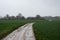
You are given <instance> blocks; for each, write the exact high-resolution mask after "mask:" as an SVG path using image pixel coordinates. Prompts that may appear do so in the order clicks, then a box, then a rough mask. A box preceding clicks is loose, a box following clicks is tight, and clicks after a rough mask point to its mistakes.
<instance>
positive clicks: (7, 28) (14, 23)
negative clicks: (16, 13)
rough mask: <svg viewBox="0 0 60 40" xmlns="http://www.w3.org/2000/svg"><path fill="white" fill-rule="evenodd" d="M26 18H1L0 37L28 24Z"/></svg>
mask: <svg viewBox="0 0 60 40" xmlns="http://www.w3.org/2000/svg"><path fill="white" fill-rule="evenodd" d="M27 22H29V21H26V20H0V39H2V38H3V37H5V36H6V35H8V34H9V33H11V32H12V31H13V30H15V29H17V28H18V27H20V26H22V25H24V24H26V23H27Z"/></svg>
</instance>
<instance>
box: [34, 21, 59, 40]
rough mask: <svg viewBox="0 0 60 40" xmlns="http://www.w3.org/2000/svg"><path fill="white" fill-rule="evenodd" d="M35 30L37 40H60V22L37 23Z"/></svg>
mask: <svg viewBox="0 0 60 40" xmlns="http://www.w3.org/2000/svg"><path fill="white" fill-rule="evenodd" d="M33 29H34V33H35V37H36V40H60V21H36V23H35V24H34V25H33Z"/></svg>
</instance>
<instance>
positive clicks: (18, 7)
mask: <svg viewBox="0 0 60 40" xmlns="http://www.w3.org/2000/svg"><path fill="white" fill-rule="evenodd" d="M18 13H22V15H23V16H25V17H28V16H35V15H37V14H39V15H41V16H60V0H0V16H5V15H6V14H9V15H14V16H16V15H17V14H18Z"/></svg>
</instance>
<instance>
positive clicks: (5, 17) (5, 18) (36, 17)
mask: <svg viewBox="0 0 60 40" xmlns="http://www.w3.org/2000/svg"><path fill="white" fill-rule="evenodd" d="M22 19H23V20H24V19H28V20H60V16H55V17H52V16H45V17H41V16H40V15H36V16H35V17H27V18H25V17H24V16H22V14H21V13H19V14H18V15H17V16H10V15H9V14H6V16H4V17H0V20H22Z"/></svg>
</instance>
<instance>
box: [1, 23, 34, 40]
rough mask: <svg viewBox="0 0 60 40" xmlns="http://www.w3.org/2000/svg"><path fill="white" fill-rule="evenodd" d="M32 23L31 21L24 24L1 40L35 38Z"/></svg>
mask: <svg viewBox="0 0 60 40" xmlns="http://www.w3.org/2000/svg"><path fill="white" fill-rule="evenodd" d="M32 25H33V23H28V24H25V25H24V26H22V27H20V28H18V29H17V30H15V31H13V32H12V33H11V34H9V35H8V36H7V37H5V38H4V39H2V40H35V36H34V33H33V29H32Z"/></svg>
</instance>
